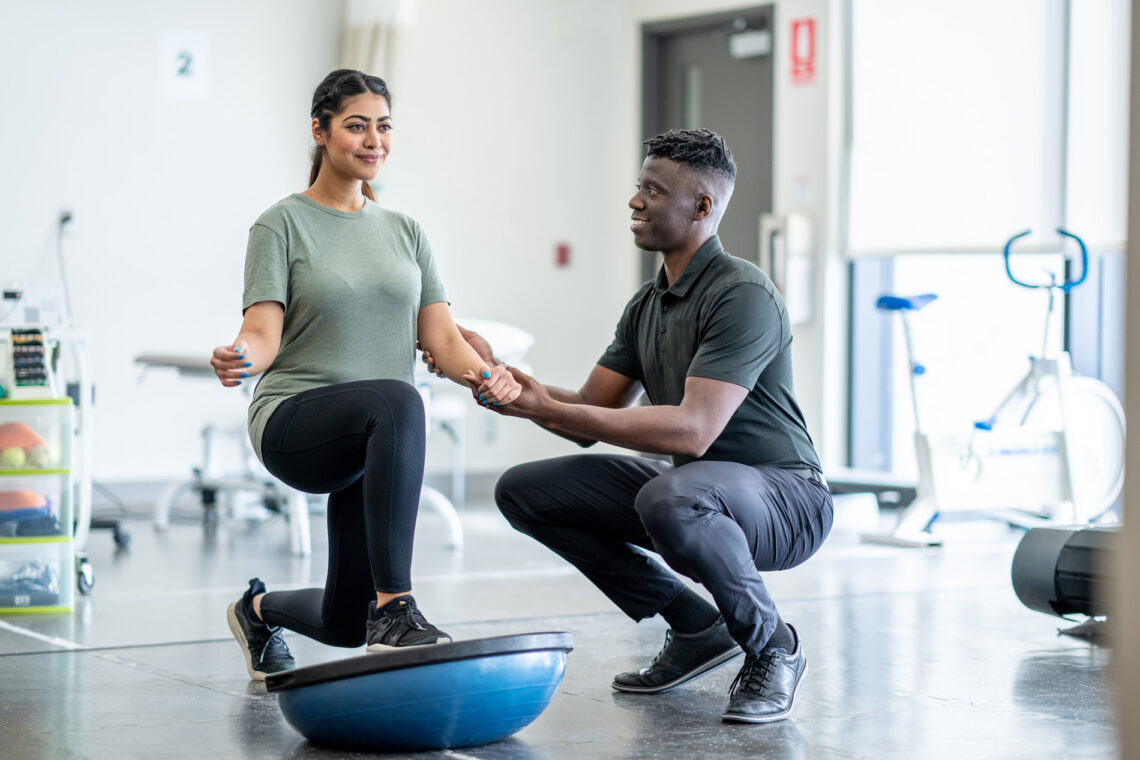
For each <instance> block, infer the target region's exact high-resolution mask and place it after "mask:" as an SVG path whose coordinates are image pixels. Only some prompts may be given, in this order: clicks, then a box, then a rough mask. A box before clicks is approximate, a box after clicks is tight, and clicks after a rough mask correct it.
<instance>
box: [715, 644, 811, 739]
mask: <svg viewBox="0 0 1140 760" xmlns="http://www.w3.org/2000/svg"><path fill="white" fill-rule="evenodd" d="M788 628H791V629H792V635H793V636H794V637H795V640H796V647H795V649H794V650H792V651H791V652H790V653H789V652H788V651H787V650H786V649H781V648H778V647H765V648H764V649H762V650H761V651H760V654H756V655H753V654H750V655H748V657H747V659H745V661H744V667H742V668H741V669H740V673H739V674H738V675H737V676H736V680H735V681H733V682H732V687H731V688H730V689H729V690H728V695H729V699H728V709H726V710H725V711H724V715H723V716H721V717H723V718H724V720H726V721H735V722H739V723H771V722H772V721H776V720H783V719H784V718H786V717H788V716H789V715H790V714H791V712H792V705H793V704H794V703H795V700H796V692H797V691H798V690H799V688H800V682H801V681H802V680H803V677H804V673H806V672H807V658H806V657H804V648H803V645H802V643H801V642H800V636H799V634H798V633H797V632H796V629H795V628H792V626H790V625H789V626H788Z"/></svg>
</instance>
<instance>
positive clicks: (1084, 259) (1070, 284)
mask: <svg viewBox="0 0 1140 760" xmlns="http://www.w3.org/2000/svg"><path fill="white" fill-rule="evenodd" d="M1030 232H1032V230H1026V231H1025V232H1022V233H1019V234H1017V235H1014V236H1013V237H1011V238H1010V239H1009V240H1008V241H1007V242H1006V244H1005V251H1004V258H1005V273H1006V276H1008V277H1009V279H1010V280H1012V281H1013V282H1014V283H1015V284H1017V285H1020V286H1021V287H1023V288H1056V289H1058V290H1060V291H1061V292H1063V293H1068V292H1069V291H1070V290H1072V289H1073V288H1075V287H1077V286H1078V285H1080V284H1081V283H1082V282H1084V281H1085V278H1086V277H1088V274H1089V249H1088V248H1086V247H1085V241H1083V240H1081V239H1080V238H1079V237H1077V236H1076V235H1074V234H1073V233H1071V232H1068V231H1066V230H1063V229H1061V228H1060V227H1058V228H1057V234H1058V235H1064V236H1065V237H1067V238H1072V239H1073V240H1075V241H1077V245H1079V246H1080V247H1081V276H1080V277H1078V278H1077V279H1075V280H1073V279H1070V278H1068V277H1066V278H1065V280H1064V281H1063V282H1062V283H1061V284H1060V285H1058V284H1057V278H1056V277H1055V276H1053V273H1052V272H1050V273H1049V278H1050V281H1049V284H1048V285H1038V284H1035V283H1029V282H1022V281H1021V280H1019V279H1017V278H1016V277H1014V276H1013V271H1012V270H1011V269H1010V266H1009V253H1010V248H1012V247H1013V243H1014V241H1015V240H1019V239H1021V238H1023V237H1025V236H1026V235H1028V234H1029V233H1030Z"/></svg>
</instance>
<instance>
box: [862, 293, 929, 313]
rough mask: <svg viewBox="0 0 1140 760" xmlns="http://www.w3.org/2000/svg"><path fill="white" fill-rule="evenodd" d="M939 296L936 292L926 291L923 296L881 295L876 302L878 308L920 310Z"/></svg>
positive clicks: (886, 309)
mask: <svg viewBox="0 0 1140 760" xmlns="http://www.w3.org/2000/svg"><path fill="white" fill-rule="evenodd" d="M936 298H938V296H937V295H936V294H934V293H925V294H923V295H921V296H910V297H909V298H908V297H905V296H879V300H878V301H876V302H875V308H876V309H883V310H885V311H918V310H919V309H921V308H922V307H924V306H926V305H927V304H928V303H930V302H931V301H933V300H934V299H936Z"/></svg>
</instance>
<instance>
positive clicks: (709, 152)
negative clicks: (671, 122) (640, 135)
mask: <svg viewBox="0 0 1140 760" xmlns="http://www.w3.org/2000/svg"><path fill="white" fill-rule="evenodd" d="M645 144H646V145H648V146H649V155H650V156H655V157H658V158H668V159H670V160H672V161H676V162H677V163H679V164H684V165H685V166H688V167H689V168H691V169H694V170H695V171H698V172H701V173H704V174H710V175H712V176H714V177H716V178H717V179H720V180H722V181H724V182H727V183H728V184H729V185H732V184H734V183H735V182H736V162H735V161H733V160H732V151H730V150H729V149H728V145H727V144H726V143H725V141H724V138H723V137H721V136H720V135H718V134H717V133H716V132H713V131H711V130H708V129H670V130H669V131H668V132H665V133H664V134H660V135H657V136H656V137H650V138H649V139H648V140H646V141H645Z"/></svg>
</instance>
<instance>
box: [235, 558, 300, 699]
mask: <svg viewBox="0 0 1140 760" xmlns="http://www.w3.org/2000/svg"><path fill="white" fill-rule="evenodd" d="M264 593H265V584H264V583H262V582H261V579H259V578H253V579H251V580H250V582H249V588H248V589H247V590H246V592H245V593H244V594H242V596H241V599H238V600H237V601H236V602H234V603H233V604H231V605H230V606H229V607H228V608H227V609H226V622H228V623H229V624H230V631H231V632H232V633H233V635H234V638H235V639H237V641H238V643H239V644H241V651H242V654H244V655H245V666H246V668H248V669H249V677H250V678H252V679H253V680H255V681H264V680H265V677H266V676H267V675H269V674H270V673H280V672H281V671H282V670H290V669H291V668H293V667H294V666H295V664H296V663H294V662H293V655H292V654H290V653H289V647H288V646H287V645H286V644H285V639H284V637H282V635H281V627H280V626H277V627H273V628H271V627H269V626H268V625H266V624H265V623H263V622H261V621H260V620H258V619H257V616H256V615H254V614H253V597H254V596H256V595H257V594H264Z"/></svg>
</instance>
